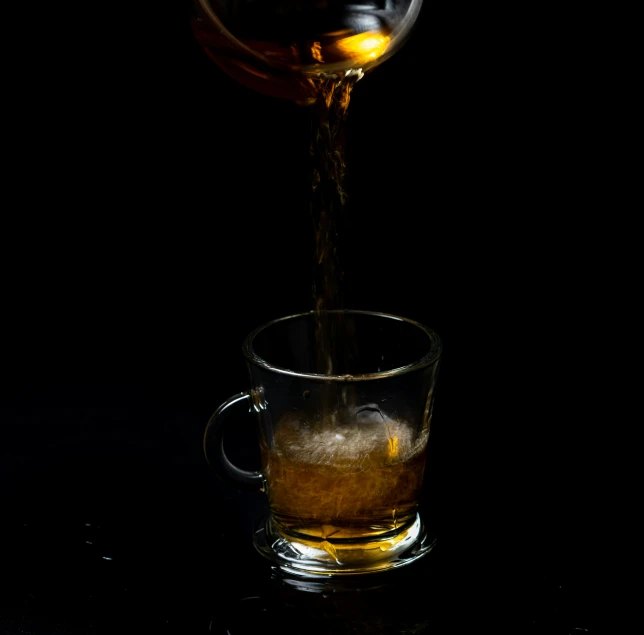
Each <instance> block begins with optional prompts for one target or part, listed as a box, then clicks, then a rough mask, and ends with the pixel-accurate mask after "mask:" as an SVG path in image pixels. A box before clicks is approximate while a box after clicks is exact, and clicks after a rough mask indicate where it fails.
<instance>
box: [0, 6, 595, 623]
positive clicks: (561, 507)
mask: <svg viewBox="0 0 644 635" xmlns="http://www.w3.org/2000/svg"><path fill="white" fill-rule="evenodd" d="M15 12H16V14H17V15H16V19H15V21H14V25H15V33H14V34H12V35H13V37H14V40H15V46H14V47H13V51H14V52H13V58H12V59H11V60H10V62H16V63H15V64H14V63H10V64H9V69H8V71H7V78H6V81H7V83H8V86H9V87H10V88H11V90H9V91H7V93H6V95H7V96H6V97H5V98H4V99H5V106H8V107H9V115H7V116H6V126H5V141H6V144H5V150H4V152H5V159H6V160H7V162H6V163H5V165H6V166H7V167H6V168H5V183H6V192H7V196H6V199H5V205H4V207H5V213H4V214H3V221H2V236H1V240H2V258H3V269H2V314H3V320H4V326H3V336H2V343H1V345H2V359H1V360H0V361H1V364H2V374H3V375H2V386H1V396H2V402H1V405H2V411H1V413H2V415H1V416H2V421H1V427H0V459H1V463H0V469H1V472H0V476H1V478H2V482H1V490H0V496H1V497H2V510H3V513H2V516H1V521H0V522H1V524H0V530H1V531H3V532H6V536H7V537H6V539H4V540H3V541H2V552H3V553H2V558H3V562H4V564H5V565H6V566H4V567H3V570H4V571H5V572H6V573H5V574H4V575H3V578H4V580H3V582H6V583H7V585H8V590H7V591H6V592H5V594H4V595H3V601H2V603H0V609H1V611H0V626H2V627H3V628H4V629H5V630H6V631H7V632H10V633H14V632H38V633H40V632H62V633H68V632H69V633H71V632H73V633H76V632H90V633H93V632H110V633H111V632H130V630H131V631H132V632H135V631H136V632H182V633H188V632H195V633H200V632H207V628H208V624H209V623H210V620H213V622H212V623H213V626H212V629H213V632H215V629H216V628H224V626H225V624H226V619H229V618H226V617H224V616H223V615H224V613H225V609H226V608H227V607H229V606H230V603H231V602H232V603H234V602H235V601H237V600H239V599H241V598H242V597H244V596H246V595H249V594H250V595H252V592H253V591H252V590H251V591H249V589H250V588H251V587H253V585H254V584H255V585H256V584H258V582H257V580H259V579H260V578H261V577H262V575H265V570H264V569H263V568H262V566H263V562H257V559H258V558H259V556H256V555H255V554H254V552H253V550H252V546H251V544H250V535H251V532H252V525H253V522H254V521H255V515H256V514H257V509H258V508H259V507H261V505H262V501H261V500H260V499H259V498H257V497H253V496H252V495H247V494H241V493H239V492H236V491H234V490H232V489H230V488H228V487H226V486H225V485H223V484H221V483H219V482H218V481H217V480H216V479H215V477H214V476H213V475H212V474H211V473H210V472H209V469H208V466H207V464H206V463H205V460H204V459H203V456H202V450H201V436H202V433H203V429H204V426H205V424H206V422H207V420H208V417H209V415H210V414H211V413H212V411H213V410H214V409H215V408H216V407H217V406H218V405H219V404H220V403H221V402H222V401H223V400H224V399H226V398H227V397H229V396H230V395H232V394H233V393H236V392H239V391H241V390H244V389H246V388H247V382H248V380H247V373H246V369H245V366H244V361H243V357H242V355H241V350H240V347H241V343H242V341H243V339H244V337H245V336H246V334H247V333H248V332H249V331H250V330H252V328H254V327H255V326H258V325H259V324H262V323H264V322H266V321H268V320H270V319H273V318H277V317H280V316H283V315H287V314H291V313H295V312H300V311H305V310H309V309H310V308H311V307H312V305H311V257H312V236H313V234H312V226H311V222H310V217H309V214H308V183H307V176H308V175H307V169H308V168H307V152H308V143H309V120H308V114H307V113H306V111H305V110H304V109H303V108H301V107H298V106H296V105H294V104H291V103H288V102H284V101H280V100H277V99H273V98H270V97H265V96H262V95H259V94H256V93H254V92H252V91H250V90H248V89H246V88H244V87H242V86H240V85H238V84H236V83H235V82H234V81H233V80H232V79H230V78H228V77H227V76H226V75H224V74H223V73H222V72H221V71H220V70H219V68H218V67H217V66H216V65H215V64H214V63H213V62H212V61H211V60H209V59H208V58H207V57H206V56H205V54H204V53H203V52H202V51H201V50H200V49H199V47H198V45H197V44H196V41H195V40H194V37H193V35H192V33H191V30H190V26H189V22H188V15H189V3H187V2H182V1H181V0H160V2H156V3H154V4H144V3H134V4H132V3H124V2H120V3H110V4H109V5H106V6H101V7H96V6H93V7H87V6H74V5H71V6H70V5H66V6H65V7H53V6H51V5H50V6H49V8H47V9H45V10H42V11H39V12H37V13H36V12H33V11H32V12H30V11H29V10H28V9H26V8H25V9H18V10H15ZM561 18H562V19H561V20H550V19H549V18H548V15H547V12H545V10H544V12H543V13H539V12H537V11H536V9H535V10H534V11H532V10H528V9H524V10H521V11H519V10H516V9H514V10H508V9H507V8H502V7H500V6H499V7H498V8H491V7H481V6H480V5H476V6H466V5H458V6H454V5H449V6H446V5H444V4H441V5H438V4H436V3H432V2H427V3H426V5H425V7H424V9H423V12H422V14H421V18H420V20H419V23H418V25H417V29H416V31H415V32H414V34H413V36H412V38H411V40H410V41H409V42H408V44H407V45H406V46H405V47H404V48H403V49H402V50H401V51H400V52H398V53H397V54H396V55H394V57H392V58H391V59H390V60H388V61H387V62H386V63H385V64H383V65H382V67H380V68H378V69H376V70H375V71H374V72H373V73H372V74H371V75H368V76H367V77H366V78H364V79H363V80H362V81H361V82H360V83H359V84H358V85H357V86H356V88H355V90H354V93H353V96H352V101H351V106H350V109H349V116H348V120H347V123H346V137H347V162H348V170H349V176H348V189H349V197H350V199H349V204H348V206H347V208H346V210H345V214H346V218H345V235H344V236H343V237H342V250H343V251H342V257H343V262H344V265H345V274H346V277H347V280H348V282H349V292H348V299H347V305H348V306H349V307H350V308H358V309H367V310H375V311H384V312H389V313H395V314H398V315H403V316H405V317H409V318H412V319H416V320H419V321H421V322H423V323H426V324H427V325H429V326H431V327H432V328H434V329H435V330H436V331H437V332H438V333H439V334H440V335H441V337H442V339H443V342H444V354H443V365H442V367H441V374H440V377H439V389H438V394H437V400H436V406H435V416H434V439H433V442H434V450H433V451H434V453H435V456H434V463H433V466H432V468H431V469H432V470H433V471H432V472H431V473H432V478H433V481H432V483H433V484H432V487H431V505H432V506H433V507H432V509H434V510H436V511H435V513H436V515H437V522H438V524H439V528H440V536H441V540H442V542H441V541H440V540H439V543H438V544H439V545H441V544H442V545H443V547H442V551H440V554H439V555H440V557H441V558H442V559H443V560H442V562H443V563H444V564H443V566H444V567H445V571H447V572H448V578H449V579H450V580H452V581H458V584H457V587H458V591H454V593H453V594H452V595H449V594H447V596H446V597H447V600H446V604H445V605H444V606H449V607H450V609H451V610H453V613H452V615H458V616H459V618H458V619H459V620H461V622H460V623H461V624H468V625H469V626H468V628H469V627H473V625H479V626H480V625H481V624H488V625H489V624H494V625H495V628H497V632H500V631H501V630H503V629H504V628H505V627H506V626H508V625H510V626H509V630H510V631H511V632H516V633H521V632H527V633H538V632H557V633H558V632H561V633H568V632H573V628H579V629H581V628H584V629H587V630H589V631H590V630H591V627H590V624H591V623H592V616H591V602H590V600H588V599H587V597H586V594H587V593H588V589H589V587H590V586H591V585H590V583H589V581H588V580H589V579H590V577H592V570H591V565H590V564H589V560H588V551H589V549H590V547H591V539H590V532H589V529H588V524H589V520H588V517H589V509H590V491H589V486H588V485H587V483H588V480H589V472H590V459H589V457H588V453H589V433H588V430H589V428H590V422H591V421H592V419H593V416H594V413H593V408H592V400H593V397H594V395H596V393H597V392H598V391H599V390H600V381H601V377H600V372H599V371H600V369H599V368H596V367H595V366H593V364H592V363H591V362H590V361H589V359H590V358H589V357H588V356H587V355H586V356H584V355H583V354H582V351H583V350H587V345H588V343H589V336H588V331H587V329H585V328H584V327H583V326H582V324H583V323H584V320H583V318H584V316H585V315H586V314H587V313H588V312H589V311H591V310H592V307H593V305H594V303H595V302H596V301H597V298H596V297H593V295H592V294H591V292H590V289H591V285H592V284H593V282H594V280H595V275H596V273H595V264H594V258H593V256H592V254H593V249H594V239H593V238H592V237H591V236H590V235H589V233H588V229H587V227H588V222H587V220H586V215H585V214H586V212H585V210H586V208H587V204H588V202H589V201H593V200H596V198H597V197H598V196H600V195H601V192H599V190H598V188H599V185H598V184H597V183H596V182H595V180H594V176H593V171H592V169H590V166H591V164H592V158H591V155H592V147H591V146H592V139H591V138H589V137H588V136H587V135H586V134H585V131H586V129H587V128H586V126H587V123H588V121H587V118H588V117H589V115H588V113H587V110H586V108H585V101H584V99H583V98H582V97H581V96H580V94H581V93H580V91H582V88H581V83H582V80H583V77H584V73H585V72H586V69H585V68H584V64H583V61H582V60H580V59H579V58H578V57H577V55H576V53H575V50H574V47H572V45H565V44H564V43H563V42H564V41H565V40H564V39H562V38H561V33H562V32H563V31H564V30H565V23H564V20H563V16H561ZM597 345H599V344H597ZM236 434H237V435H238V437H239V438H238V439H237V441H238V442H239V444H242V443H248V442H250V443H252V431H247V432H244V431H240V432H237V433H236ZM232 445H234V444H233V443H231V446H232ZM255 458H256V457H255V456H254V453H253V451H252V450H249V451H248V453H247V455H244V454H243V453H242V454H241V456H240V457H239V460H240V461H247V462H248V465H249V466H250V464H252V462H253V460H255ZM90 543H91V544H90ZM437 549H438V548H437ZM437 553H439V552H438V551H437ZM104 557H111V558H112V560H105V559H104ZM235 563H236V564H235ZM112 565H113V567H112V569H110V570H107V568H106V567H111V566H112ZM449 576H451V577H449ZM222 581H223V582H224V587H225V593H224V595H222V594H221V592H216V591H215V588H216V587H217V585H218V584H219V585H221V583H222ZM422 584H423V578H422V576H419V578H418V585H420V586H421V587H422ZM448 586H449V585H448ZM253 588H254V587H253ZM449 588H452V589H453V588H454V587H453V586H452V587H449ZM561 589H563V591H562V590H561ZM562 593H563V595H561V594H562ZM539 598H542V599H543V598H545V599H543V601H542V599H539ZM526 607H527V608H526ZM445 611H446V613H447V612H448V611H447V609H445ZM217 616H219V617H217ZM463 620H465V622H463ZM450 624H451V626H450V627H448V626H445V625H443V630H442V631H441V630H440V628H439V629H438V632H452V630H450V628H453V629H455V630H454V631H453V632H465V631H464V630H459V628H458V627H456V626H454V623H453V622H450ZM228 628H229V629H230V632H231V633H233V632H238V631H235V630H234V627H231V626H230V625H229V626H228ZM392 628H393V627H392ZM437 628H438V627H437ZM463 628H465V627H463ZM56 629H58V630H56ZM164 629H165V630H164ZM222 632H225V631H222ZM240 632H241V631H240ZM244 632H245V631H244ZM383 632H390V631H388V630H383ZM391 632H397V631H396V630H395V629H394V630H391ZM580 632H583V631H580ZM593 632H595V631H594V630H593Z"/></svg>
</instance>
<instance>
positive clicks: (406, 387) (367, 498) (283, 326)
mask: <svg viewBox="0 0 644 635" xmlns="http://www.w3.org/2000/svg"><path fill="white" fill-rule="evenodd" d="M242 350H243V353H244V355H245V357H246V361H247V365H248V369H249V372H250V380H251V388H250V390H247V391H245V392H242V393H239V394H237V395H234V396H233V397H231V398H230V399H228V400H227V401H225V402H224V403H223V404H221V406H220V407H219V408H218V409H217V410H216V411H215V413H214V414H213V415H212V417H211V419H210V421H209V422H208V425H207V426H206V430H205V435H204V451H205V453H206V458H207V459H208V462H209V463H210V465H211V466H212V467H213V468H215V469H216V471H217V472H218V473H219V474H220V475H221V476H222V477H223V478H224V479H226V480H228V481H229V482H231V483H233V484H243V485H246V486H251V487H256V488H257V489H263V491H264V492H265V493H266V495H267V496H268V503H269V514H268V517H267V518H266V519H264V521H263V522H262V523H261V526H260V527H259V528H258V530H257V531H256V532H255V539H254V542H255V546H256V548H257V549H258V551H259V552H260V553H261V554H263V555H264V556H266V557H267V558H269V559H270V560H272V561H273V562H275V563H276V564H277V565H278V566H279V567H280V568H282V569H284V570H289V571H292V572H294V573H298V572H299V573H303V574H307V573H308V574H329V575H338V574H357V573H367V572H375V571H382V570H385V569H390V568H394V567H399V566H402V565H405V564H409V563H410V562H413V561H414V560H416V559H418V558H420V557H421V556H423V555H425V554H426V553H428V552H429V550H430V549H431V548H432V547H433V544H434V541H433V539H432V537H431V536H429V535H428V533H427V530H426V527H425V524H424V523H423V520H422V518H421V517H420V515H419V513H418V507H419V501H420V495H421V491H422V484H423V475H424V471H425V461H426V456H427V444H428V440H429V432H430V426H431V419H432V409H433V402H434V388H435V385H436V378H437V373H438V367H439V360H440V355H441V341H440V338H439V337H438V335H437V334H436V333H435V332H434V331H432V330H431V329H429V328H427V327H425V326H423V325H421V324H419V323H417V322H414V321H412V320H408V319H405V318H401V317H398V316H393V315H387V314H383V313H374V312H368V311H323V312H313V311H312V312H310V313H303V314H299V315H292V316H289V317H284V318H280V319H278V320H274V321H272V322H270V323H268V324H265V325H263V326H261V327H259V328H257V329H256V330H254V331H253V332H252V333H251V334H250V335H249V336H248V337H247V338H246V340H245V342H244V344H243V347H242ZM243 409H244V410H246V411H251V412H254V413H255V414H256V416H257V420H258V425H259V429H258V433H259V446H260V453H261V460H262V469H261V471H257V472H250V471H248V470H243V469H240V468H239V467H237V466H235V465H233V464H232V463H231V462H230V460H229V459H228V457H227V456H226V453H225V451H224V443H223V437H224V434H225V429H226V425H227V421H228V422H229V421H230V419H229V416H230V415H231V414H233V413H235V412H239V413H240V412H241V411H242V410H243Z"/></svg>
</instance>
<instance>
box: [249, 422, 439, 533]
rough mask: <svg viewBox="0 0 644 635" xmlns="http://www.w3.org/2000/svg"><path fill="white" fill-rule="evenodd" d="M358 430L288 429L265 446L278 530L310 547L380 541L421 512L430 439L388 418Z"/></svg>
mask: <svg viewBox="0 0 644 635" xmlns="http://www.w3.org/2000/svg"><path fill="white" fill-rule="evenodd" d="M358 417H359V420H358V421H357V422H355V421H354V422H353V423H351V422H350V421H348V419H347V418H346V417H345V420H344V421H333V422H330V421H328V420H324V421H322V422H321V423H317V424H316V423H313V424H312V423H311V422H309V421H307V420H306V419H302V418H298V417H289V418H287V419H285V420H282V421H281V422H280V425H279V426H278V428H277V431H276V433H275V435H274V438H273V443H272V447H271V448H270V449H269V447H268V446H267V443H266V442H265V440H263V442H262V445H261V450H262V461H263V468H264V475H265V478H266V482H267V486H268V492H267V493H268V498H269V502H270V506H271V513H272V516H273V520H274V521H275V523H276V525H277V527H278V529H279V530H280V531H281V532H282V533H284V534H287V535H291V536H293V537H296V538H298V537H299V538H303V539H313V540H315V539H323V540H325V539H333V540H338V539H352V540H354V541H355V540H359V539H370V538H371V539H373V538H375V537H376V536H380V535H382V534H384V533H386V532H389V531H393V530H399V529H401V528H403V527H404V526H405V524H406V523H408V522H409V521H411V520H413V519H414V518H415V516H416V512H417V508H418V500H419V497H420V492H421V487H422V481H423V473H424V469H425V454H426V448H427V434H425V433H422V432H421V433H420V434H417V433H416V431H415V430H413V429H412V427H411V426H410V425H409V424H407V423H406V422H404V421H394V420H392V419H389V418H387V417H385V416H384V415H383V414H382V413H380V412H368V413H366V416H365V415H364V414H363V415H358Z"/></svg>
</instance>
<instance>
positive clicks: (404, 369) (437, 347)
mask: <svg viewBox="0 0 644 635" xmlns="http://www.w3.org/2000/svg"><path fill="white" fill-rule="evenodd" d="M315 313H316V311H315V310H312V311H306V312H304V313H295V314H293V315H287V316H284V317H281V318H277V319H275V320H271V321H270V322H266V323H265V324H262V325H261V326H258V327H257V328H256V329H254V330H253V331H251V333H250V334H249V335H248V336H247V337H246V339H245V340H244V343H243V344H242V351H243V353H244V356H245V357H246V359H247V360H248V361H249V362H251V363H253V364H255V365H257V366H259V367H261V368H264V369H266V370H270V371H272V372H276V373H279V374H281V375H288V376H290V377H299V378H302V379H310V380H313V381H332V382H346V383H348V382H354V381H371V380H374V379H384V378H386V377H397V376H399V375H404V374H406V373H410V372H412V371H415V370H418V369H420V368H425V367H426V366H429V365H431V364H433V363H435V362H436V361H438V359H439V358H440V356H441V352H442V348H443V346H442V341H441V338H440V337H439V335H438V334H437V333H436V332H435V331H434V330H433V329H430V328H429V327H427V326H425V325H424V324H421V323H420V322H417V321H415V320H411V319H409V318H405V317H401V316H400V315H393V314H391V313H381V312H379V311H361V310H357V309H333V310H324V311H320V313H325V314H329V313H345V314H346V313H350V314H358V315H372V316H376V317H384V318H388V319H391V320H397V321H400V322H406V323H407V324H410V325H412V326H415V327H417V328H419V329H421V330H422V331H423V332H424V333H425V334H426V335H427V337H428V338H429V340H430V347H429V351H428V352H427V353H426V354H425V355H423V357H421V358H420V359H419V360H416V361H414V362H412V363H410V364H406V365H404V366H399V367H398V368H393V369H391V370H385V371H379V372H376V373H362V374H360V375H323V374H321V373H302V372H299V371H295V370H290V369H288V368H283V367H281V366H275V365H274V364H271V363H269V362H267V361H266V360H265V359H263V358H261V357H260V356H259V355H258V354H257V353H256V352H255V350H254V349H253V341H254V340H255V337H257V335H259V334H260V333H261V332H262V331H264V330H265V329H267V328H268V327H270V326H273V325H274V324H277V323H279V322H285V321H286V320H295V319H297V318H302V317H307V316H311V315H314V314H315Z"/></svg>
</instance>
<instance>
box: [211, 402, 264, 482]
mask: <svg viewBox="0 0 644 635" xmlns="http://www.w3.org/2000/svg"><path fill="white" fill-rule="evenodd" d="M237 404H247V410H246V411H247V412H250V411H251V410H252V409H253V406H254V402H253V395H252V392H251V391H250V390H246V391H244V392H240V393H237V394H236V395H234V396H232V397H230V399H227V400H226V401H224V403H222V404H221V406H219V408H217V410H215V412H214V414H213V415H212V417H210V420H209V421H208V424H207V425H206V430H205V432H204V435H203V451H204V454H205V456H206V461H208V464H209V465H210V467H212V468H213V469H214V470H215V472H217V474H219V476H221V477H222V478H223V479H224V480H225V481H228V482H229V483H231V484H233V485H245V486H246V487H252V488H253V489H262V488H263V485H264V475H263V474H262V473H261V472H249V471H248V470H242V469H240V468H238V467H237V466H235V465H233V464H232V463H231V462H230V461H229V459H228V457H227V456H226V452H225V451H224V429H225V424H226V421H227V419H228V417H229V415H230V414H231V412H232V408H233V406H236V405H237ZM208 447H212V450H213V453H212V458H211V457H210V456H209V455H208Z"/></svg>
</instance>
